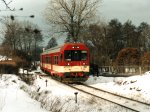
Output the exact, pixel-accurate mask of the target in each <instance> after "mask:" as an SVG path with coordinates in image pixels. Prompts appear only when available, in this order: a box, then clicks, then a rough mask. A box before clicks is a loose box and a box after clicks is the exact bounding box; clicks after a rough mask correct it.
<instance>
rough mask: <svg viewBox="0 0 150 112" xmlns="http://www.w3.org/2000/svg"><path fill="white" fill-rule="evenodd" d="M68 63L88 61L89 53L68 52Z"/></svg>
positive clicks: (79, 51)
mask: <svg viewBox="0 0 150 112" xmlns="http://www.w3.org/2000/svg"><path fill="white" fill-rule="evenodd" d="M65 60H66V61H82V60H87V51H84V50H83V51H81V50H66V51H65Z"/></svg>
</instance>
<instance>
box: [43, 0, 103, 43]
mask: <svg viewBox="0 0 150 112" xmlns="http://www.w3.org/2000/svg"><path fill="white" fill-rule="evenodd" d="M99 2H100V0H50V2H49V4H48V6H47V8H46V10H45V13H44V14H45V17H46V20H47V21H48V22H49V23H50V24H53V25H55V26H56V27H57V26H58V28H60V29H59V30H60V31H64V32H67V33H68V35H69V36H70V37H71V38H72V39H73V40H74V41H77V40H78V39H79V35H80V33H81V31H82V29H83V27H84V26H85V25H86V24H88V23H89V22H90V21H91V20H92V18H94V17H95V16H96V11H97V9H98V5H99Z"/></svg>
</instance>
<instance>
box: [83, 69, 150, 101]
mask: <svg viewBox="0 0 150 112" xmlns="http://www.w3.org/2000/svg"><path fill="white" fill-rule="evenodd" d="M85 83H86V84H88V85H91V86H93V87H96V88H101V89H104V90H108V91H110V92H113V93H116V94H119V95H122V96H125V97H128V98H132V99H135V100H139V101H142V102H146V103H149V104H150V94H149V93H150V86H149V85H150V72H146V73H145V74H143V75H137V76H131V77H102V76H101V77H90V78H89V80H88V81H86V82H85Z"/></svg>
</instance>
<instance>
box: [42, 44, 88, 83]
mask: <svg viewBox="0 0 150 112" xmlns="http://www.w3.org/2000/svg"><path fill="white" fill-rule="evenodd" d="M89 61H90V57H89V49H88V47H87V46H86V45H85V44H83V43H65V44H63V45H60V46H57V47H54V48H51V49H48V50H45V51H44V52H43V53H42V54H41V57H40V67H41V69H42V70H43V71H44V72H46V73H48V74H50V75H51V76H52V77H56V78H58V79H61V81H65V82H66V81H68V82H83V81H86V80H87V79H88V76H89Z"/></svg>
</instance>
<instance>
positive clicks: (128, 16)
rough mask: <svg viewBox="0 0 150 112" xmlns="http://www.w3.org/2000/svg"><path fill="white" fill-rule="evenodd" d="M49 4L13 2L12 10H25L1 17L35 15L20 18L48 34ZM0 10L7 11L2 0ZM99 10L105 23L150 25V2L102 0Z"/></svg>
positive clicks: (43, 0)
mask: <svg viewBox="0 0 150 112" xmlns="http://www.w3.org/2000/svg"><path fill="white" fill-rule="evenodd" d="M7 1H9V0H7ZM47 2H48V0H13V2H12V3H11V7H12V8H14V7H15V9H19V8H21V7H22V8H24V10H23V11H16V12H8V11H0V16H3V15H11V14H13V15H18V16H29V15H32V14H33V15H35V18H34V19H27V18H21V17H20V18H21V19H22V20H24V19H26V20H31V21H32V22H34V23H35V24H38V25H39V27H40V28H41V29H42V30H43V31H44V32H46V31H47V30H46V28H47V27H45V26H46V23H45V22H44V19H43V15H42V12H43V10H44V8H45V6H46V4H47ZM0 9H1V10H2V9H5V7H3V6H2V1H1V0H0ZM99 9H100V11H99V15H100V17H101V19H102V20H104V21H105V22H108V21H110V20H111V19H114V18H117V19H118V20H119V21H120V22H122V23H124V22H126V21H127V20H131V21H132V22H133V24H135V25H139V24H140V23H141V22H143V21H144V22H147V23H148V24H150V12H149V10H150V0H102V2H101V5H100V8H99ZM18 18H19V17H18Z"/></svg>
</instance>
